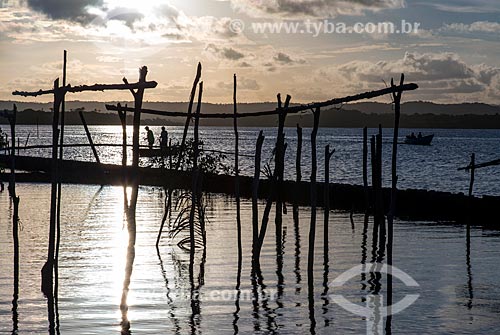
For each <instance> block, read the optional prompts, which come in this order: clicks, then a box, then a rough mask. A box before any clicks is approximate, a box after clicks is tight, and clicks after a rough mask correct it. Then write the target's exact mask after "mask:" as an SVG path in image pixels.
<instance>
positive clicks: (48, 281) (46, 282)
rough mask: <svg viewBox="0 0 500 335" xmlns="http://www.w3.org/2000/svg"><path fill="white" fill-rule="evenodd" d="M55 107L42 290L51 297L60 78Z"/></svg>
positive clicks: (60, 97) (60, 95) (56, 88)
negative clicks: (47, 230) (47, 243)
mask: <svg viewBox="0 0 500 335" xmlns="http://www.w3.org/2000/svg"><path fill="white" fill-rule="evenodd" d="M53 93H54V107H53V118H52V168H51V171H52V173H51V183H52V186H51V195H50V227H49V247H48V255H47V262H46V263H45V265H44V266H43V268H42V292H43V293H44V295H45V296H47V297H48V298H49V299H52V298H53V294H54V287H53V285H54V258H55V241H56V216H57V184H58V181H59V171H58V165H59V164H58V152H57V151H58V150H57V149H58V140H59V111H60V108H61V103H62V99H63V98H64V94H65V91H63V90H61V88H60V87H59V79H56V80H55V81H54V91H53Z"/></svg>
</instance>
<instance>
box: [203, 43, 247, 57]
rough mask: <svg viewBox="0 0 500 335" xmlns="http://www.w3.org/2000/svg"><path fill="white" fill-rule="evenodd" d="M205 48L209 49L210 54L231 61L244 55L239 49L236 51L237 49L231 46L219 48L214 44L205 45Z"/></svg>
mask: <svg viewBox="0 0 500 335" xmlns="http://www.w3.org/2000/svg"><path fill="white" fill-rule="evenodd" d="M206 50H207V51H210V52H211V53H212V54H215V55H216V56H218V57H219V58H222V59H227V60H231V61H237V60H241V59H242V58H244V57H245V55H244V54H243V53H242V52H240V51H237V50H235V49H233V48H229V47H222V48H219V47H217V46H216V45H215V44H209V45H207V47H206Z"/></svg>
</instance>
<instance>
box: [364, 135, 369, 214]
mask: <svg viewBox="0 0 500 335" xmlns="http://www.w3.org/2000/svg"><path fill="white" fill-rule="evenodd" d="M363 188H364V190H365V208H366V211H368V208H369V206H370V193H369V192H370V191H369V190H368V128H367V127H364V128H363Z"/></svg>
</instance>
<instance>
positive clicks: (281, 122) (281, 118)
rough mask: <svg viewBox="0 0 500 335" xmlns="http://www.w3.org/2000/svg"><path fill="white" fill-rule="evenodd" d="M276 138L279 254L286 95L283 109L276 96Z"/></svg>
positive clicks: (278, 248)
mask: <svg viewBox="0 0 500 335" xmlns="http://www.w3.org/2000/svg"><path fill="white" fill-rule="evenodd" d="M277 98H278V110H279V111H280V113H279V114H278V136H277V140H276V150H275V160H274V162H275V163H274V164H275V166H274V176H275V181H276V217H275V225H276V248H277V251H278V253H280V252H281V249H282V247H281V245H282V235H283V223H282V222H283V200H282V199H283V195H282V188H283V179H284V170H285V131H284V129H285V120H286V109H287V108H288V106H289V105H290V100H291V98H292V97H291V96H290V95H287V96H286V100H285V105H284V108H283V106H282V102H281V94H278V96H277Z"/></svg>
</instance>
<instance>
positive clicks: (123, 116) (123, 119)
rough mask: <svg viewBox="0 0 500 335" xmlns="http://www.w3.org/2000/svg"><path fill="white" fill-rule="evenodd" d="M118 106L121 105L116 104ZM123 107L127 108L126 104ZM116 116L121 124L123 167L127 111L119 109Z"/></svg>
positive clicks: (125, 163)
mask: <svg viewBox="0 0 500 335" xmlns="http://www.w3.org/2000/svg"><path fill="white" fill-rule="evenodd" d="M118 107H121V105H120V104H118ZM125 108H127V105H125ZM118 117H119V118H120V123H121V125H122V166H123V167H125V166H127V112H126V111H125V110H119V111H118Z"/></svg>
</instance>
